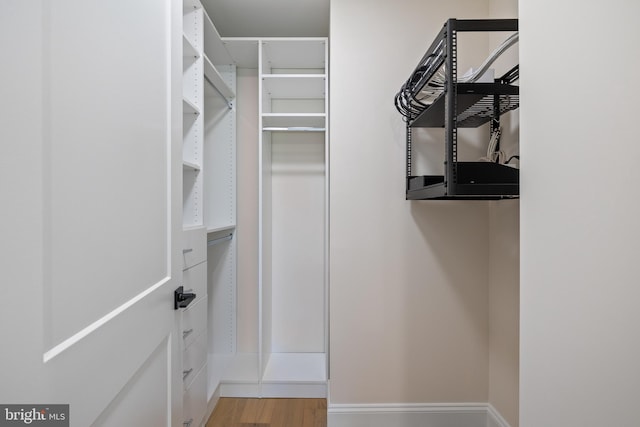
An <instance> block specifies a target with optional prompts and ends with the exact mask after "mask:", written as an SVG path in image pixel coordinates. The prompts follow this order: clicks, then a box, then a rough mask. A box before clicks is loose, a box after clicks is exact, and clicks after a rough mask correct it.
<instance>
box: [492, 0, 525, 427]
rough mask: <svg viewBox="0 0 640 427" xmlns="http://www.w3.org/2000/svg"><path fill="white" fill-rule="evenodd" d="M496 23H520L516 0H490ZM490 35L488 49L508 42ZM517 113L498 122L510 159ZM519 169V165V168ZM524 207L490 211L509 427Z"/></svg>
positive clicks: (498, 370) (500, 373) (509, 61)
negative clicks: (515, 20) (509, 20)
mask: <svg viewBox="0 0 640 427" xmlns="http://www.w3.org/2000/svg"><path fill="white" fill-rule="evenodd" d="M489 13H490V15H491V17H492V18H517V17H518V3H517V1H516V0H490V2H489ZM506 37H507V34H505V33H491V34H490V36H489V45H490V49H491V50H493V49H494V48H495V47H496V46H498V45H499V44H500V43H502V41H504V40H505V38H506ZM518 47H519V46H518V45H515V46H514V47H512V48H510V49H509V50H508V51H506V52H505V53H504V54H503V55H502V56H501V58H500V59H499V60H498V61H497V62H496V63H495V64H494V67H495V70H496V76H501V75H503V74H504V73H505V72H507V71H508V70H509V69H510V68H511V67H512V66H513V65H515V64H518V63H519V59H518ZM519 114H520V111H519V110H515V111H512V112H510V113H507V114H506V115H504V116H502V117H501V118H500V125H501V127H502V135H501V138H500V148H501V149H502V150H503V151H504V152H505V155H506V158H510V157H511V156H512V155H517V154H519V130H520V124H519ZM516 164H517V163H516ZM519 208H520V202H519V201H518V200H509V201H507V200H503V201H499V202H494V203H492V204H491V208H490V225H489V239H490V242H489V251H490V275H489V403H490V404H491V405H492V406H493V407H494V408H495V409H496V410H497V411H498V412H499V413H500V415H501V416H502V417H503V418H504V419H505V421H507V422H508V423H509V425H510V426H511V427H518V408H519V402H518V397H519V395H518V388H519V381H518V378H519V357H520V354H519V351H518V350H519V344H520V342H519V317H520V310H519V309H520V269H519V267H520V239H519V237H520V233H519V231H520V230H519V226H520V215H519V213H520V209H519Z"/></svg>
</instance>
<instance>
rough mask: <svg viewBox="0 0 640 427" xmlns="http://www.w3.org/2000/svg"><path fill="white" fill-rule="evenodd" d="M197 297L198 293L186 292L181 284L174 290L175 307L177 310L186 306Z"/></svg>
mask: <svg viewBox="0 0 640 427" xmlns="http://www.w3.org/2000/svg"><path fill="white" fill-rule="evenodd" d="M194 299H196V294H194V293H186V292H184V287H182V286H180V287H179V288H178V289H176V290H175V291H174V292H173V308H174V309H175V310H177V309H179V308H185V307H186V306H188V305H189V304H191V301H193V300H194Z"/></svg>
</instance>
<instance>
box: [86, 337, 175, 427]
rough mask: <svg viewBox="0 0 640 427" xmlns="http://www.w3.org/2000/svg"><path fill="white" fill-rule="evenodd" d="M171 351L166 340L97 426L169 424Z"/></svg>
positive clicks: (132, 378) (101, 416)
mask: <svg viewBox="0 0 640 427" xmlns="http://www.w3.org/2000/svg"><path fill="white" fill-rule="evenodd" d="M169 350H170V347H169V342H168V341H164V342H163V343H162V344H161V345H160V346H159V347H158V348H157V349H156V351H154V352H153V354H152V355H151V357H150V358H149V359H148V360H147V361H146V362H145V363H144V364H143V365H142V367H141V368H140V369H139V370H138V371H137V372H136V373H135V374H134V375H133V376H132V377H131V379H130V380H129V382H128V383H127V385H126V386H125V387H124V388H123V389H122V391H121V392H120V393H119V394H118V396H117V397H116V398H115V399H114V400H113V401H112V402H111V403H110V404H109V406H108V407H107V409H105V411H104V412H103V413H102V414H101V415H100V416H99V417H98V419H97V420H96V422H95V423H94V425H95V426H96V427H97V426H105V427H107V426H127V425H131V426H145V425H147V426H163V425H165V426H166V425H170V418H169V411H168V410H167V408H169V404H168V403H169V402H168V401H167V394H166V392H165V390H167V387H170V381H171V375H170V374H171V371H170V369H171V363H170V360H171V359H170V357H169V353H170V351H169ZM140 402H145V404H144V405H140ZM146 402H149V403H150V404H146Z"/></svg>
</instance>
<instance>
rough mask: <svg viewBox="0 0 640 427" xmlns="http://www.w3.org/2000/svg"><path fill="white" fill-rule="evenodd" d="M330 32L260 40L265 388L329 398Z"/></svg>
mask: <svg viewBox="0 0 640 427" xmlns="http://www.w3.org/2000/svg"><path fill="white" fill-rule="evenodd" d="M327 52H328V50H327V39H325V38H277V39H275V38H272V39H261V41H260V48H259V64H258V69H259V75H258V76H259V127H260V130H261V132H260V134H259V135H260V136H259V138H260V141H259V167H260V172H259V181H260V182H259V194H260V202H259V206H260V207H259V234H260V237H259V240H260V244H259V249H260V255H259V271H260V274H259V281H260V283H259V293H260V295H259V299H260V349H261V354H260V368H261V395H262V396H264V397H326V383H327V339H328V338H327V331H328V323H327V277H328V275H327V247H328V224H327V218H328V215H327V209H328V205H327V203H328V197H327V194H328V178H327V173H326V172H327V159H328V157H327V149H328V134H327V132H326V129H327V111H328V99H327V93H328V92H327V88H328V78H327V70H328V67H327Z"/></svg>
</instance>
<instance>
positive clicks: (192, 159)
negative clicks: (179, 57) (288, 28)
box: [183, 0, 328, 424]
mask: <svg viewBox="0 0 640 427" xmlns="http://www.w3.org/2000/svg"><path fill="white" fill-rule="evenodd" d="M183 50H184V53H183V56H184V70H183V71H184V73H183V87H184V99H183V105H184V146H183V148H184V150H183V164H184V168H183V169H184V173H183V178H184V184H183V191H184V196H183V209H184V213H183V225H184V228H185V244H184V248H185V249H184V251H185V253H184V256H185V259H190V258H193V257H194V256H195V261H194V262H195V263H196V265H197V266H198V269H199V270H202V269H203V268H205V267H206V279H204V280H205V282H206V284H200V285H198V286H199V289H201V291H200V292H201V293H202V295H203V296H202V298H204V299H205V301H206V313H205V316H204V317H202V315H200V318H201V319H206V320H203V322H204V323H205V326H204V329H205V332H204V333H203V334H202V335H198V340H197V342H199V343H200V344H202V342H204V343H206V345H204V347H206V354H203V355H199V356H198V357H197V358H196V359H197V360H198V362H195V363H200V364H202V365H203V367H202V368H200V371H199V373H198V378H199V379H200V378H202V376H203V375H204V377H206V381H205V382H206V390H207V392H206V396H205V397H204V399H203V401H204V402H205V407H206V404H207V403H208V409H207V411H203V413H202V415H200V414H198V415H197V416H194V417H193V418H194V419H196V418H197V419H200V420H202V419H204V415H206V414H205V413H204V412H210V411H211V410H212V409H213V405H214V404H215V402H216V401H217V397H219V396H238V397H326V393H327V345H328V333H327V331H328V307H327V301H328V298H327V289H328V287H327V278H328V273H327V250H328V244H327V240H328V191H327V189H328V178H327V173H326V171H327V163H328V162H327V159H328V156H327V153H328V135H327V132H326V129H327V117H328V114H327V113H328V99H327V93H328V77H327V70H328V66H327V58H328V49H327V39H325V38H302V39H294V38H226V39H225V38H221V37H220V36H219V34H218V32H217V31H216V29H215V27H214V25H213V23H212V21H211V19H210V18H209V16H208V15H207V13H206V11H205V10H204V8H203V7H202V5H201V4H200V2H199V1H198V0H185V3H184V40H183ZM238 75H242V76H243V78H241V79H238V78H237V77H238ZM247 76H249V77H247ZM256 80H257V82H256ZM236 94H238V98H237V99H236ZM239 109H240V110H242V112H243V114H250V115H254V116H255V115H256V114H257V117H256V118H255V119H252V120H242V119H241V118H239V116H238V110H239ZM256 123H257V126H258V129H255V126H256ZM238 126H240V127H242V126H251V127H252V129H250V131H249V132H238ZM245 130H246V129H245ZM238 133H240V134H242V135H245V136H244V137H243V138H244V139H243V140H239V141H237V138H238ZM247 135H248V136H247ZM256 135H257V138H256ZM237 144H243V147H252V148H251V149H252V150H254V152H255V153H256V155H257V157H258V162H257V166H258V170H257V171H252V176H253V177H254V178H255V179H253V180H252V179H246V180H245V181H243V182H244V184H243V185H244V186H245V187H247V186H248V187H249V189H250V190H255V193H256V194H257V195H258V200H257V204H255V207H256V210H257V212H255V213H254V214H253V216H254V217H255V216H256V215H257V223H258V230H257V233H255V232H253V234H251V235H249V234H247V235H245V236H243V240H242V241H243V242H244V243H243V246H241V247H239V246H238V239H237V233H243V231H244V230H248V229H250V228H251V227H248V226H247V225H246V224H242V223H238V222H237V221H238V219H237V218H238V216H237V212H236V210H237V208H236V206H237V194H236V193H237V191H238V189H240V191H244V190H246V188H239V187H238V184H237V171H236V168H237V159H236V155H237V154H236V153H237ZM256 187H257V188H256ZM245 216H246V215H242V216H241V217H243V218H244V217H245ZM248 216H249V217H251V215H248ZM243 225H244V226H245V228H244V229H243ZM189 236H190V237H189ZM245 237H246V238H245ZM191 242H195V243H191ZM191 246H193V247H196V246H197V247H202V246H206V249H205V250H204V253H205V256H204V258H205V259H204V260H202V259H201V258H202V256H201V255H198V254H199V253H200V252H202V251H201V250H194V249H193V248H192V247H191ZM238 251H246V252H251V251H254V252H257V260H258V262H257V264H258V265H257V266H256V268H255V271H256V272H257V274H255V277H254V278H253V279H252V280H245V281H243V283H242V284H240V285H239V284H238V280H237V279H238V270H239V269H242V268H243V265H240V264H238V262H237V259H238ZM247 268H248V267H247ZM188 271H189V270H188V269H187V270H185V272H187V273H188ZM202 276H203V274H200V275H198V276H197V277H200V278H202ZM194 280H195V279H194ZM201 280H202V279H201ZM185 287H186V286H185ZM200 298H201V297H200V295H198V299H197V300H196V301H197V302H198V303H199V301H200ZM194 304H195V303H194ZM194 304H192V305H193V306H194V307H195V305H194ZM204 306H205V304H199V305H198V307H199V308H200V307H204ZM189 311H194V309H193V308H192V307H191V306H190V307H189V308H187V309H186V310H185V313H188V312H189ZM185 317H186V315H185ZM183 330H185V328H184V327H183ZM185 332H186V330H185ZM187 335H190V333H189V334H187ZM201 337H205V338H204V341H203V338H201ZM195 339H196V337H195V336H194V337H193V338H189V342H187V341H185V351H186V350H187V348H190V347H193V345H191V344H190V343H191V340H195ZM194 342H195V341H194ZM197 347H198V348H199V347H202V345H198V346H197ZM194 351H195V350H194ZM185 354H186V353H185ZM189 357H191V356H189V355H185V357H184V360H185V363H186V361H188V360H189ZM191 358H192V357H191ZM200 359H202V360H203V361H202V362H200ZM203 372H204V374H203ZM185 387H186V389H187V390H188V389H189V387H188V386H187V385H185ZM200 388H202V387H201V386H200ZM188 398H191V397H190V396H186V397H185V408H187V407H188V404H187V402H186V400H187V399H188ZM196 400H198V401H201V400H200V399H196ZM192 406H193V405H192ZM196 406H198V408H200V409H201V408H202V404H198V405H196ZM192 412H197V411H196V410H193V411H192ZM187 421H188V419H185V422H187ZM197 423H198V421H197V420H196V424H197Z"/></svg>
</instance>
